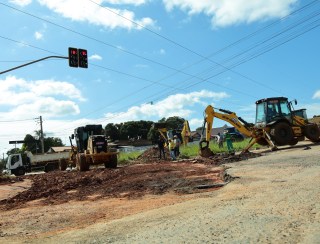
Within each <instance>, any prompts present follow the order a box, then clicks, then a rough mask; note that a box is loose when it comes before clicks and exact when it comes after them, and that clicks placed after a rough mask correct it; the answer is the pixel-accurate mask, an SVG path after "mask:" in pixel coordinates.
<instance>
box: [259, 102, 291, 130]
mask: <svg viewBox="0 0 320 244" xmlns="http://www.w3.org/2000/svg"><path fill="white" fill-rule="evenodd" d="M256 105H257V109H256V124H255V126H256V127H257V128H264V127H265V126H266V125H268V124H272V123H274V122H276V121H279V120H287V121H288V122H289V123H292V120H293V118H292V111H291V107H290V103H289V102H288V98H285V97H274V98H266V99H260V100H258V101H257V102H256Z"/></svg>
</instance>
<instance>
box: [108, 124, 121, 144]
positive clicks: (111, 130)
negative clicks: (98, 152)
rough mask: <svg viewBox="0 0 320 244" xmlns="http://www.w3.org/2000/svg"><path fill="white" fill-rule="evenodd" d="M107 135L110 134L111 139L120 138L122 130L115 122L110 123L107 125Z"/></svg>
mask: <svg viewBox="0 0 320 244" xmlns="http://www.w3.org/2000/svg"><path fill="white" fill-rule="evenodd" d="M105 133H106V136H110V138H111V140H113V141H115V140H119V139H120V132H119V129H118V127H117V126H116V125H114V124H113V123H109V124H107V125H106V127H105Z"/></svg>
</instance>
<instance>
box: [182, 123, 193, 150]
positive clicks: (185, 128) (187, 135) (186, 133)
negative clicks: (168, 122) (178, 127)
mask: <svg viewBox="0 0 320 244" xmlns="http://www.w3.org/2000/svg"><path fill="white" fill-rule="evenodd" d="M181 136H182V141H183V145H184V146H186V145H187V144H188V143H189V139H190V136H191V130H190V126H189V122H188V120H185V121H184V123H183V128H182V131H181Z"/></svg>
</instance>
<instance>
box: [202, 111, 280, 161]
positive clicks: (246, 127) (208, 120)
mask: <svg viewBox="0 0 320 244" xmlns="http://www.w3.org/2000/svg"><path fill="white" fill-rule="evenodd" d="M216 110H218V111H219V112H216V111H215V110H214V108H213V107H212V106H211V105H208V106H207V108H206V109H205V111H204V113H205V115H204V125H203V130H205V139H202V140H200V144H199V146H200V155H201V156H203V157H210V156H212V155H213V152H212V151H211V150H210V149H209V141H210V137H211V130H212V127H213V120H214V118H218V119H221V120H223V121H226V122H228V123H229V124H231V125H233V126H234V127H235V128H236V129H237V130H238V131H239V132H240V133H241V134H243V135H245V136H247V137H251V140H250V143H249V145H248V146H247V147H246V148H245V149H244V150H243V152H244V151H248V149H249V148H250V147H252V146H253V145H254V143H256V142H258V141H259V139H261V138H263V139H264V140H266V142H267V143H268V144H269V145H270V146H272V147H274V144H273V143H272V141H271V140H270V137H269V135H268V134H267V133H266V132H265V131H264V130H256V129H255V128H254V125H253V124H251V123H248V122H246V121H245V120H244V119H242V118H241V117H238V116H237V115H236V113H234V112H231V111H229V110H225V109H216ZM202 134H203V133H202Z"/></svg>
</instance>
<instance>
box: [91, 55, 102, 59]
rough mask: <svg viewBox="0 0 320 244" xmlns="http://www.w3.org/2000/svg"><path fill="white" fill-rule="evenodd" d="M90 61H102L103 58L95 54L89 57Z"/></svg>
mask: <svg viewBox="0 0 320 244" xmlns="http://www.w3.org/2000/svg"><path fill="white" fill-rule="evenodd" d="M89 60H102V57H101V56H100V55H98V54H93V55H91V56H90V57H89Z"/></svg>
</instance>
